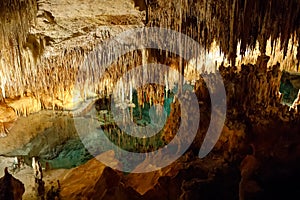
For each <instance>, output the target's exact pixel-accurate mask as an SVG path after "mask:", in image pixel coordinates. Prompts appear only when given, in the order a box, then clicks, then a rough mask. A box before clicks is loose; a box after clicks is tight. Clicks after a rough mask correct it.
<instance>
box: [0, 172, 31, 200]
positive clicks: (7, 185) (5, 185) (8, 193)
mask: <svg viewBox="0 0 300 200" xmlns="http://www.w3.org/2000/svg"><path fill="white" fill-rule="evenodd" d="M4 171H5V175H4V177H2V178H1V179H0V199H3V200H20V199H22V196H23V194H24V192H25V187H24V184H23V183H22V182H21V181H19V180H18V179H16V178H14V177H13V176H12V175H11V174H9V173H8V170H7V168H5V170H4Z"/></svg>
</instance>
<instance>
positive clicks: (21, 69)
mask: <svg viewBox="0 0 300 200" xmlns="http://www.w3.org/2000/svg"><path fill="white" fill-rule="evenodd" d="M36 12H37V4H36V1H35V0H24V1H18V0H8V1H1V2H0V13H1V14H0V47H1V49H0V69H1V70H0V87H1V95H0V96H2V97H0V98H4V97H6V96H9V95H8V94H6V91H8V90H9V89H11V88H15V87H16V84H15V83H18V82H19V80H18V79H20V78H21V77H24V76H31V67H32V65H34V63H35V62H36V59H37V54H38V53H39V51H40V46H41V45H40V42H41V41H40V40H39V39H34V38H32V37H31V36H30V35H29V34H28V31H29V29H30V27H31V26H32V24H34V23H35V17H36ZM26 84H27V80H26V79H22V85H26Z"/></svg>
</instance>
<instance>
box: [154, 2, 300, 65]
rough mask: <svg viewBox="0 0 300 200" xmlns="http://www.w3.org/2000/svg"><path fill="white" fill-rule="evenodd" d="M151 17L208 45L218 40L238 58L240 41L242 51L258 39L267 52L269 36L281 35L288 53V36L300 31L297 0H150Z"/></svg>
mask: <svg viewBox="0 0 300 200" xmlns="http://www.w3.org/2000/svg"><path fill="white" fill-rule="evenodd" d="M148 19H149V22H148V25H149V26H160V27H165V28H171V29H173V30H177V31H179V32H182V33H185V34H187V35H188V36H190V37H192V38H193V39H195V40H196V41H198V42H200V43H201V44H202V45H203V46H205V47H208V46H209V45H210V44H212V42H213V41H214V40H216V41H217V44H218V45H219V46H220V48H221V50H222V51H223V52H224V53H225V54H226V55H227V56H228V58H229V59H230V60H231V61H234V60H235V57H236V54H237V52H236V47H237V44H238V43H239V42H240V43H241V48H240V53H241V54H242V55H244V54H245V52H246V50H247V48H254V47H255V45H256V42H257V41H258V42H259V44H260V51H261V53H263V54H264V53H265V51H266V42H267V40H268V39H269V38H271V40H272V42H271V45H272V46H273V45H276V42H277V38H280V44H281V48H282V49H283V51H284V54H286V52H287V49H288V43H289V39H290V38H291V37H292V36H296V38H297V41H299V35H300V29H299V27H300V4H299V1H297V0H286V1H282V0H270V1H260V0H255V1H247V0H231V1H227V0H220V1H213V0H178V1H166V0H149V1H148ZM297 58H298V59H299V58H300V47H299V46H298V55H297ZM233 63H235V62H233Z"/></svg>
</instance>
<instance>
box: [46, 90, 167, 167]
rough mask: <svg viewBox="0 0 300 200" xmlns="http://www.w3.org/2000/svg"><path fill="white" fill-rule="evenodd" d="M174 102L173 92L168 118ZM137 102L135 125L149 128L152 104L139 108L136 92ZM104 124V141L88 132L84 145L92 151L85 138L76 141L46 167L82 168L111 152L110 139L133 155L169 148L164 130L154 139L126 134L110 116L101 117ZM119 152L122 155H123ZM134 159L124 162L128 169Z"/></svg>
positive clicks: (72, 140)
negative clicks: (163, 137)
mask: <svg viewBox="0 0 300 200" xmlns="http://www.w3.org/2000/svg"><path fill="white" fill-rule="evenodd" d="M172 102H173V93H172V92H169V94H168V98H165V101H164V105H163V107H164V110H165V113H166V115H167V117H168V116H169V115H170V112H171V104H172ZM133 103H134V104H135V108H133V120H134V122H135V123H136V124H138V125H139V126H145V125H149V124H150V125H151V123H152V122H151V118H150V116H149V111H150V108H151V106H150V104H149V103H145V104H144V107H142V108H139V107H138V102H137V93H136V92H133ZM109 115H110V113H108V114H107V116H109ZM96 117H99V116H96ZM105 120H106V121H105ZM100 121H101V122H102V125H101V126H99V127H100V128H101V131H103V132H104V134H105V135H106V137H107V138H100V137H103V136H99V134H98V136H96V137H97V138H94V136H90V138H89V136H88V135H89V133H87V138H86V141H84V142H85V144H87V143H88V146H89V147H92V148H89V150H87V149H86V146H84V145H83V143H82V138H79V137H78V138H72V139H70V140H68V141H67V142H66V143H65V144H64V145H63V147H62V149H61V151H60V152H59V154H58V156H57V157H55V158H51V159H50V160H47V159H42V160H41V162H42V165H45V164H46V162H47V163H48V164H49V165H50V168H52V169H59V168H73V167H76V166H79V165H82V164H84V163H86V162H87V161H88V160H90V159H92V158H93V155H98V154H101V153H104V152H105V151H107V149H110V147H109V146H108V145H109V144H110V143H109V142H107V139H109V140H110V141H111V142H112V143H114V144H115V145H117V146H119V147H120V148H122V149H123V150H126V151H131V152H150V151H153V150H157V149H159V148H160V147H163V146H164V145H165V143H164V141H163V140H162V137H161V136H162V131H160V132H159V133H157V134H155V135H154V136H152V137H148V138H136V137H133V136H131V135H128V134H126V133H124V132H122V131H121V130H120V129H119V128H118V127H117V126H116V125H115V124H114V123H113V122H112V121H110V118H109V117H107V118H105V119H103V118H102V119H100V118H99V122H100ZM99 124H100V123H99ZM97 131H98V132H99V131H100V130H97V129H96V130H91V131H90V133H91V135H93V133H92V132H96V133H97ZM104 134H103V135H104ZM116 153H120V154H121V152H116ZM92 154H93V155H92ZM119 156H122V155H119ZM130 159H131V158H128V159H127V160H128V161H127V163H123V165H124V168H126V166H127V167H129V168H132V166H130V165H131V162H130ZM143 159H144V157H141V161H142V160H143Z"/></svg>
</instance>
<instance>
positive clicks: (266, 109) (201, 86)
mask: <svg viewBox="0 0 300 200" xmlns="http://www.w3.org/2000/svg"><path fill="white" fill-rule="evenodd" d="M266 62H267V58H266V57H259V60H258V62H257V64H254V65H252V64H248V65H242V69H241V70H237V68H236V67H224V66H221V67H220V69H219V72H220V74H221V75H222V77H223V81H224V86H225V89H226V95H227V97H226V99H227V113H228V115H227V117H230V118H235V117H237V118H240V117H241V116H242V118H245V117H246V118H247V119H249V120H250V121H251V122H252V123H263V122H264V120H265V119H269V118H272V119H277V120H279V121H292V120H296V119H297V117H298V116H299V112H298V111H297V109H291V108H290V107H289V106H285V105H283V104H282V102H281V101H282V95H281V94H280V93H279V87H280V82H281V81H282V80H281V77H282V71H281V70H280V65H279V64H277V65H274V66H273V67H272V68H269V69H267V68H266ZM215 76H216V75H215V74H214V73H203V74H201V77H202V78H200V79H199V81H197V82H196V85H195V91H196V93H197V95H199V99H200V101H203V102H206V101H207V99H209V94H208V91H207V89H206V86H205V85H206V83H205V81H204V79H203V77H208V80H213V79H214V77H215Z"/></svg>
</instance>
